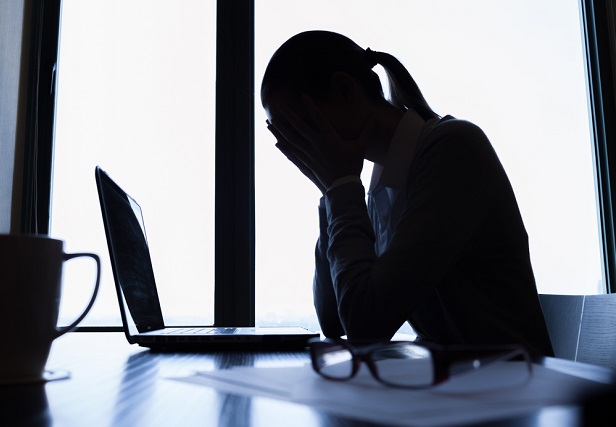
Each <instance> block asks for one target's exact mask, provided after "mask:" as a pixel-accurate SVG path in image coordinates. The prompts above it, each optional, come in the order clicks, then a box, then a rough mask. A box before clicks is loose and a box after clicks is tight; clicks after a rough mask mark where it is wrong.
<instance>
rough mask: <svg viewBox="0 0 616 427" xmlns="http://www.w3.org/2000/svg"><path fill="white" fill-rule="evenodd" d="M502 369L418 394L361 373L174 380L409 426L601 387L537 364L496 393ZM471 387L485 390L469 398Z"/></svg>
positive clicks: (256, 372) (553, 401) (303, 369)
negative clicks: (335, 377) (343, 377)
mask: <svg viewBox="0 0 616 427" xmlns="http://www.w3.org/2000/svg"><path fill="white" fill-rule="evenodd" d="M506 365H507V364H502V365H498V367H495V368H494V369H493V370H492V371H489V370H485V371H478V372H481V374H480V375H477V374H475V375H472V376H467V377H460V378H456V379H455V380H453V381H450V382H448V383H445V384H444V385H441V386H438V387H436V388H433V389H428V390H420V391H417V390H401V389H395V388H391V387H388V386H384V385H381V384H380V383H378V382H376V381H375V380H374V379H373V378H372V377H371V375H370V373H369V372H368V371H367V369H364V368H363V367H362V370H361V371H360V372H359V373H358V375H357V377H355V378H354V379H352V380H351V381H346V382H337V381H331V380H326V379H323V378H321V377H320V376H319V375H317V374H316V373H315V372H314V371H313V370H312V368H311V367H310V366H309V365H306V366H299V367H298V366H294V367H279V368H275V367H272V368H255V367H235V368H232V369H225V370H214V371H204V372H198V373H196V374H195V375H192V376H189V377H182V378H175V379H177V380H180V381H186V382H190V383H193V384H199V385H203V386H208V387H213V388H215V389H217V390H220V391H222V392H227V393H233V394H240V395H248V396H262V397H268V398H273V399H281V400H286V401H290V402H295V403H301V404H306V405H309V406H311V407H314V408H315V409H319V410H324V411H328V412H331V413H333V414H337V415H341V416H346V417H351V418H354V419H360V420H366V421H372V422H382V423H389V424H395V425H415V426H436V425H443V424H449V425H451V424H456V423H468V422H473V421H488V420H490V419H495V418H501V417H507V416H514V415H517V414H524V413H527V412H529V411H531V410H533V409H538V408H541V407H544V406H548V405H559V404H566V403H571V402H574V401H576V399H577V398H579V396H581V395H582V394H583V393H585V392H590V391H596V390H597V389H598V388H600V387H605V385H602V384H598V383H596V382H593V381H589V380H585V379H582V378H577V377H573V376H570V375H567V374H564V373H560V372H557V371H554V370H551V369H547V368H545V367H543V366H535V367H534V369H533V373H532V376H531V377H530V379H528V381H525V382H524V383H522V384H517V385H514V386H507V387H499V382H498V380H497V379H498V378H499V376H501V375H506V374H507V366H506ZM478 386H480V387H478ZM470 389H474V390H477V389H480V390H485V391H477V392H469V391H468V390H470Z"/></svg>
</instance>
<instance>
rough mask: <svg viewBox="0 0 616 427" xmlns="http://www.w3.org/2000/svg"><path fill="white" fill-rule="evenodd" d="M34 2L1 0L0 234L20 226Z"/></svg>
mask: <svg viewBox="0 0 616 427" xmlns="http://www.w3.org/2000/svg"><path fill="white" fill-rule="evenodd" d="M31 4H32V3H31V0H2V13H0V233H8V232H10V231H15V230H18V229H19V214H20V212H19V207H20V206H21V176H22V164H23V141H24V134H25V133H24V125H23V123H24V118H25V105H24V102H19V100H20V99H25V92H26V88H25V82H26V75H25V74H26V73H21V70H27V68H28V64H27V58H28V52H29V44H30V39H29V22H30V19H24V17H25V16H29V14H28V13H27V11H29V10H31ZM22 58H23V60H22ZM22 74H24V75H22ZM20 82H21V83H20Z"/></svg>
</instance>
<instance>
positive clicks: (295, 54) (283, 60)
mask: <svg viewBox="0 0 616 427" xmlns="http://www.w3.org/2000/svg"><path fill="white" fill-rule="evenodd" d="M376 64H380V65H381V66H382V67H383V68H384V69H385V72H386V73H387V77H388V79H389V86H390V99H389V102H390V103H391V104H392V105H394V106H396V107H398V108H400V109H401V110H403V111H405V110H407V109H409V108H412V109H413V110H415V111H417V113H418V114H419V115H420V116H421V117H422V118H423V119H424V120H429V119H432V118H436V117H439V116H438V115H437V114H436V113H435V112H434V111H432V109H431V108H430V106H429V105H428V103H427V102H426V99H425V98H424V97H423V95H422V93H421V91H420V90H419V87H418V86H417V84H416V83H415V80H413V78H412V77H411V75H410V74H409V72H408V71H407V70H406V68H404V65H402V64H401V63H400V61H398V60H397V59H396V58H395V57H394V56H392V55H389V54H387V53H383V52H375V51H372V50H370V49H366V50H364V49H362V48H361V47H360V46H359V45H357V44H356V43H355V42H354V41H353V40H351V39H349V38H348V37H345V36H343V35H341V34H337V33H333V32H329V31H306V32H303V33H299V34H297V35H295V36H293V37H291V38H290V39H289V40H287V41H286V42H285V43H284V44H283V45H282V46H281V47H280V48H279V49H278V50H277V51H276V52H275V53H274V55H273V56H272V58H271V59H270V62H269V64H268V66H267V69H266V70H265V74H264V76H263V82H262V84H261V102H262V103H264V104H265V101H266V100H267V99H268V97H269V96H270V95H271V94H272V93H274V92H283V91H284V92H290V93H297V94H300V93H306V94H309V95H310V96H312V97H314V98H315V99H319V100H323V99H325V98H326V97H327V95H328V93H329V90H330V85H331V79H332V77H333V75H334V74H335V73H336V72H339V71H342V72H345V73H347V74H349V75H350V76H351V77H353V78H354V79H355V80H356V81H357V82H359V84H360V85H361V86H362V87H363V88H364V90H365V91H366V93H367V95H368V96H369V97H371V98H373V99H375V100H380V99H383V100H384V99H385V97H384V95H383V88H382V86H381V81H380V80H379V77H378V75H377V74H376V73H375V72H374V71H373V70H372V68H373V67H374V66H375V65H376Z"/></svg>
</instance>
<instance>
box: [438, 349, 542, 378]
mask: <svg viewBox="0 0 616 427" xmlns="http://www.w3.org/2000/svg"><path fill="white" fill-rule="evenodd" d="M432 355H433V358H434V371H435V378H434V384H439V383H441V382H443V381H445V380H447V379H449V378H450V377H451V376H453V375H458V374H462V373H464V372H469V371H473V370H476V369H480V368H482V367H485V366H487V365H490V364H492V363H495V362H499V361H508V360H516V359H522V360H524V361H526V362H527V363H528V366H529V368H530V367H531V365H532V363H531V359H530V356H529V354H528V352H527V351H526V350H525V349H524V348H522V347H506V348H494V349H447V350H433V352H432Z"/></svg>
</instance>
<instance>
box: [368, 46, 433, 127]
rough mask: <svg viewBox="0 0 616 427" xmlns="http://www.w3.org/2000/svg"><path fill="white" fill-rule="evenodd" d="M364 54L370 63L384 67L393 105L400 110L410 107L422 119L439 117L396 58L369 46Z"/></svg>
mask: <svg viewBox="0 0 616 427" xmlns="http://www.w3.org/2000/svg"><path fill="white" fill-rule="evenodd" d="M366 56H367V58H368V61H369V63H370V64H372V65H373V66H374V65H376V64H379V65H381V66H382V67H383V68H384V69H385V72H386V73H387V78H388V80H389V91H390V102H391V103H392V104H393V105H394V106H395V107H398V108H400V109H401V110H408V109H409V108H412V109H413V110H415V111H417V113H418V114H419V115H420V116H421V117H422V118H423V119H424V120H430V119H434V118H438V117H439V115H438V114H436V113H435V112H434V111H433V110H432V108H430V105H428V102H427V101H426V99H425V98H424V96H423V94H422V93H421V90H420V89H419V86H417V83H415V80H414V79H413V77H411V75H410V74H409V72H408V71H407V69H406V68H405V67H404V65H402V63H401V62H400V61H398V59H396V58H395V57H394V56H392V55H390V54H388V53H384V52H375V51H373V50H371V49H370V48H368V49H366Z"/></svg>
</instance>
